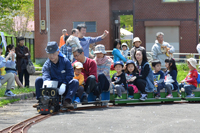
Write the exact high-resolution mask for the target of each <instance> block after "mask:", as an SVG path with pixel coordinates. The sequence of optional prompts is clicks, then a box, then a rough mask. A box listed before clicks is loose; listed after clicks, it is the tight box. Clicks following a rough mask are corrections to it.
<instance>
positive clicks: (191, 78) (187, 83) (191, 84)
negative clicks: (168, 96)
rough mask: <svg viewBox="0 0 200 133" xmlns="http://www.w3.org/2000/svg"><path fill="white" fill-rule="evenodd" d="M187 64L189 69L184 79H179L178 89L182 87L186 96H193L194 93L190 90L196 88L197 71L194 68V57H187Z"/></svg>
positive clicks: (195, 62)
mask: <svg viewBox="0 0 200 133" xmlns="http://www.w3.org/2000/svg"><path fill="white" fill-rule="evenodd" d="M187 64H188V67H189V69H190V71H189V73H188V75H187V76H186V78H185V79H184V80H182V81H181V83H180V84H179V89H180V88H182V87H183V88H184V89H185V92H186V94H187V96H186V97H187V98H190V97H195V96H194V94H192V90H195V89H196V88H197V78H198V72H197V69H196V65H197V61H196V60H195V59H194V58H189V59H187Z"/></svg>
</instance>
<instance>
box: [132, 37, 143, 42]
mask: <svg viewBox="0 0 200 133" xmlns="http://www.w3.org/2000/svg"><path fill="white" fill-rule="evenodd" d="M137 41H138V42H140V43H142V41H141V40H140V38H139V37H135V38H133V43H135V42H137Z"/></svg>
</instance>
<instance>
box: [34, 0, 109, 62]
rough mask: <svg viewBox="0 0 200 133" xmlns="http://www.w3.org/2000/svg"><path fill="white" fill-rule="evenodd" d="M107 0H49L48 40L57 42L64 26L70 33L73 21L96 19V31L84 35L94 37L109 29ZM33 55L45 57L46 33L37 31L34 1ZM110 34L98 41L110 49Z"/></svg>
mask: <svg viewBox="0 0 200 133" xmlns="http://www.w3.org/2000/svg"><path fill="white" fill-rule="evenodd" d="M41 1H42V18H44V19H45V14H46V7H43V5H45V1H43V0H41ZM109 2H110V1H109V0H100V1H99V0H98V1H97V0H84V2H83V0H56V1H55V0H50V30H51V32H50V40H51V41H56V42H57V43H59V38H60V36H61V35H62V29H64V28H66V29H67V30H68V34H71V29H72V28H73V22H74V21H96V22H97V27H96V29H97V32H94V33H87V34H86V36H92V37H96V36H99V35H102V34H103V32H104V30H109V29H110V21H109V20H110V14H109V12H110V6H109V5H110V4H109ZM34 4H35V25H36V28H35V36H36V37H35V51H36V53H35V57H36V58H46V57H47V56H46V53H45V47H46V44H47V35H46V34H42V35H41V34H40V33H39V27H38V26H39V11H38V9H39V2H38V1H35V3H34ZM109 42H110V35H108V37H106V38H105V39H104V40H103V41H101V42H98V44H99V43H102V44H104V45H105V47H106V49H110V45H109Z"/></svg>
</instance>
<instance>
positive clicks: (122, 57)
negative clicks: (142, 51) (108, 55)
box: [113, 50, 126, 62]
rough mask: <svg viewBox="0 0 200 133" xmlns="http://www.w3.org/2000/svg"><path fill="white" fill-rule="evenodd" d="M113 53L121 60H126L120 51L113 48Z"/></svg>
mask: <svg viewBox="0 0 200 133" xmlns="http://www.w3.org/2000/svg"><path fill="white" fill-rule="evenodd" d="M113 53H114V54H115V56H118V57H119V58H120V59H121V60H123V62H126V58H125V57H124V56H123V55H122V54H121V53H120V51H117V50H115V51H113Z"/></svg>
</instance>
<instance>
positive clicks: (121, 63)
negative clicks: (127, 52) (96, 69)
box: [114, 61, 124, 67]
mask: <svg viewBox="0 0 200 133" xmlns="http://www.w3.org/2000/svg"><path fill="white" fill-rule="evenodd" d="M116 65H122V67H124V63H123V62H122V61H116V62H115V63H114V67H115V66H116Z"/></svg>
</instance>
